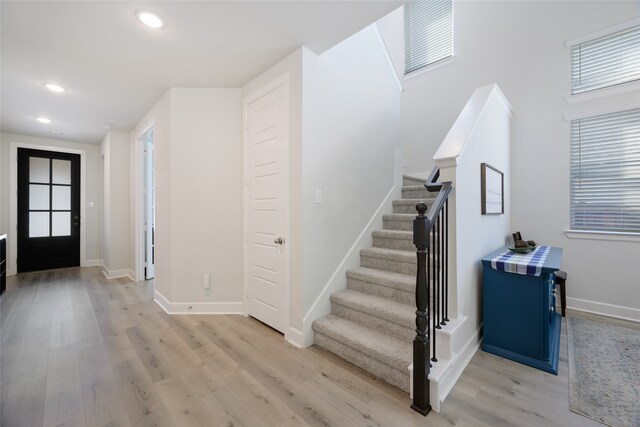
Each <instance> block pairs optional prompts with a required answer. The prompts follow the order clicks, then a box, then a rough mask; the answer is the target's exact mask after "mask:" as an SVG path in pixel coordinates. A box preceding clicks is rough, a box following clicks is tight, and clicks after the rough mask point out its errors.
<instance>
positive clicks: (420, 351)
mask: <svg viewBox="0 0 640 427" xmlns="http://www.w3.org/2000/svg"><path fill="white" fill-rule="evenodd" d="M416 209H417V211H418V216H417V217H416V219H414V220H413V244H414V245H416V249H417V250H416V255H417V261H418V272H417V274H416V336H415V338H414V339H413V403H412V405H411V408H412V409H413V410H415V411H417V412H419V413H420V414H422V415H427V414H428V413H429V411H430V410H431V405H430V400H429V367H430V366H431V364H430V363H429V336H428V335H427V334H428V328H429V274H428V271H429V268H430V265H429V264H430V262H429V235H428V230H429V229H430V228H431V227H430V224H429V220H428V219H427V217H425V213H426V212H427V205H426V204H424V203H418V204H417V205H416ZM425 261H426V262H425ZM425 264H426V265H425Z"/></svg>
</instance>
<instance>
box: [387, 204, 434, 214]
mask: <svg viewBox="0 0 640 427" xmlns="http://www.w3.org/2000/svg"><path fill="white" fill-rule="evenodd" d="M427 206H430V204H429V203H427ZM393 213H397V214H411V215H418V211H417V210H416V204H414V203H410V204H409V203H395V204H394V205H393Z"/></svg>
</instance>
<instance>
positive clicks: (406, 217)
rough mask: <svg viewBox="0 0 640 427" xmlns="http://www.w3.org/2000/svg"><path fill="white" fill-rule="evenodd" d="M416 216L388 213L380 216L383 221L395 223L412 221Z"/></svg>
mask: <svg viewBox="0 0 640 427" xmlns="http://www.w3.org/2000/svg"><path fill="white" fill-rule="evenodd" d="M416 216H417V213H416V214H406V213H388V214H384V215H382V218H383V219H395V220H396V221H413V220H414V219H415V217H416Z"/></svg>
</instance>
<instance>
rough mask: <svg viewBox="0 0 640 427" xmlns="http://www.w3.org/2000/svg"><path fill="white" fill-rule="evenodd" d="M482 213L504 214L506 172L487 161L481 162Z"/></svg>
mask: <svg viewBox="0 0 640 427" xmlns="http://www.w3.org/2000/svg"><path fill="white" fill-rule="evenodd" d="M480 198H481V204H482V206H481V213H482V215H502V214H504V174H503V173H502V172H501V171H499V170H498V169H496V168H494V167H493V166H491V165H489V164H487V163H481V164H480Z"/></svg>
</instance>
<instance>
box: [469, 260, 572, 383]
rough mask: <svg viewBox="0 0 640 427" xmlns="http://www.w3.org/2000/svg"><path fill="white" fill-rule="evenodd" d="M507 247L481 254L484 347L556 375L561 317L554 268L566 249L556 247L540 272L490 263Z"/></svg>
mask: <svg viewBox="0 0 640 427" xmlns="http://www.w3.org/2000/svg"><path fill="white" fill-rule="evenodd" d="M504 250H505V248H502V249H499V250H497V251H495V252H494V253H492V254H490V255H487V256H486V257H484V258H483V259H482V265H483V283H482V286H483V292H482V293H483V304H482V305H483V317H484V340H483V343H482V349H483V350H484V351H487V352H489V353H493V354H496V355H498V356H502V357H505V358H507V359H511V360H514V361H516V362H520V363H524V364H525V365H529V366H532V367H534V368H538V369H542V370H543V371H547V372H551V373H552V374H556V375H557V374H558V356H559V351H560V324H561V322H562V317H561V316H560V315H559V314H558V313H556V301H555V285H554V281H555V275H554V273H555V272H556V271H557V270H559V269H560V261H561V259H562V248H555V247H552V248H551V250H550V251H549V254H548V255H547V258H546V259H545V262H544V265H543V266H542V273H541V274H540V276H525V275H521V274H515V273H508V272H504V271H497V270H494V269H493V268H491V260H492V259H493V258H495V257H496V256H498V255H499V254H500V253H502V252H504Z"/></svg>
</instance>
